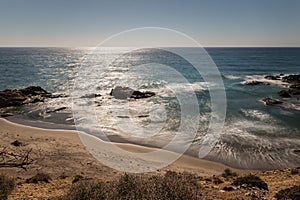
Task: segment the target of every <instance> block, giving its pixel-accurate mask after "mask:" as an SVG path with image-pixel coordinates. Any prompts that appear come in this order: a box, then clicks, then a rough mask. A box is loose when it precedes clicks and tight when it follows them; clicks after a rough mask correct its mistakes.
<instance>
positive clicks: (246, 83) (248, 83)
mask: <svg viewBox="0 0 300 200" xmlns="http://www.w3.org/2000/svg"><path fill="white" fill-rule="evenodd" d="M244 84H245V85H270V83H265V82H262V81H246V82H245V83H244Z"/></svg>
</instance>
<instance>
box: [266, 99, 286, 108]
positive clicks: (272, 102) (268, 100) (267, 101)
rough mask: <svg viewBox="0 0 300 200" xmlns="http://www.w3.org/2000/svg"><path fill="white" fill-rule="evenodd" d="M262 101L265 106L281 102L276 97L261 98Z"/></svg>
mask: <svg viewBox="0 0 300 200" xmlns="http://www.w3.org/2000/svg"><path fill="white" fill-rule="evenodd" d="M262 101H263V102H264V103H265V105H267V106H273V105H278V104H282V103H283V102H282V101H279V100H277V99H272V98H264V99H262Z"/></svg>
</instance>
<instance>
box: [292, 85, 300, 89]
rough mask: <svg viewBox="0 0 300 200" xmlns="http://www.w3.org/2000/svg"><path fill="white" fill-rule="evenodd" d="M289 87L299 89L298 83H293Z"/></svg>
mask: <svg viewBox="0 0 300 200" xmlns="http://www.w3.org/2000/svg"><path fill="white" fill-rule="evenodd" d="M290 88H293V89H298V90H300V84H293V85H290Z"/></svg>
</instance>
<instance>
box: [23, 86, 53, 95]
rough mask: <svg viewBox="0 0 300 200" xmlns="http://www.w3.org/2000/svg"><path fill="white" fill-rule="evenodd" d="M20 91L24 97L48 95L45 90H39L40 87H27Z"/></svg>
mask: <svg viewBox="0 0 300 200" xmlns="http://www.w3.org/2000/svg"><path fill="white" fill-rule="evenodd" d="M20 91H21V92H22V93H23V94H24V95H33V96H34V95H43V94H50V93H48V92H47V91H46V90H44V89H43V88H41V87H40V86H29V87H27V88H25V89H20Z"/></svg>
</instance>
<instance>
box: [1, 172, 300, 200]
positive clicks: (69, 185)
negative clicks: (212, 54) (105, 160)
mask: <svg viewBox="0 0 300 200" xmlns="http://www.w3.org/2000/svg"><path fill="white" fill-rule="evenodd" d="M296 170H299V169H287V170H275V171H266V172H255V173H252V174H235V172H232V171H230V170H226V171H225V172H224V174H234V176H226V177H224V174H220V175H216V176H212V177H200V176H198V175H196V174H191V173H186V172H183V173H180V172H174V171H167V172H166V173H164V174H142V175H134V174H123V175H117V176H116V177H115V178H113V179H110V180H109V181H105V180H100V179H96V178H95V179H92V178H86V177H82V176H79V175H78V176H74V177H68V176H65V175H59V176H57V177H56V178H53V177H50V176H49V175H48V174H45V173H38V174H37V175H35V176H33V177H31V178H29V179H21V178H17V179H16V180H14V179H12V178H9V177H6V176H1V179H0V180H1V186H0V190H1V189H2V191H1V194H2V196H1V198H0V199H1V200H2V199H6V197H7V196H8V199H56V200H58V199H59V200H71V199H72V200H77V199H78V200H79V199H80V200H85V199H86V200H88V199H211V200H212V199H292V200H298V199H300V174H299V173H296V174H295V171H296ZM79 177H80V178H79ZM29 180H30V181H29ZM74 180H76V181H74ZM217 180H218V181H217ZM15 182H16V183H15Z"/></svg>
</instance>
